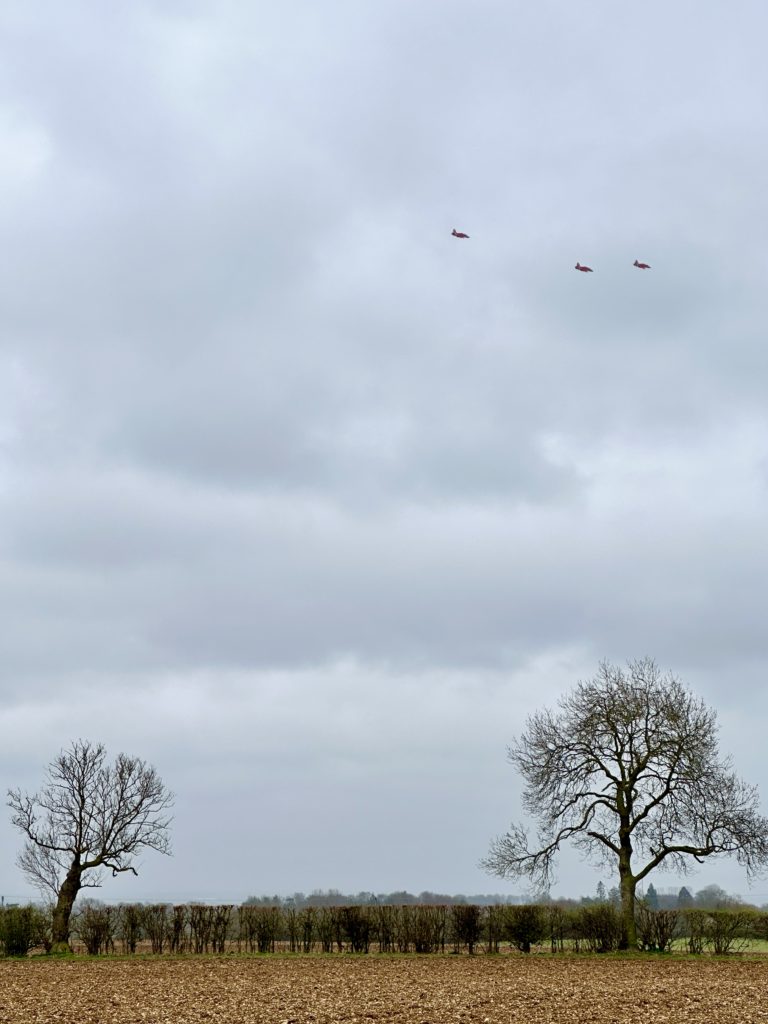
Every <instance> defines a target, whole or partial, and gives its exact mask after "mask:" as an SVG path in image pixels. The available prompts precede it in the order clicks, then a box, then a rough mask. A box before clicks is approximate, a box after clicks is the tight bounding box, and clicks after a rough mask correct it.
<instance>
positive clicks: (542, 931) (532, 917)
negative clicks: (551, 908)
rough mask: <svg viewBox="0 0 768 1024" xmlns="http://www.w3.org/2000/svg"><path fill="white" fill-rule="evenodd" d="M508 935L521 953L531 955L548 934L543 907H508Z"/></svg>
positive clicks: (525, 905) (526, 905) (527, 905)
mask: <svg viewBox="0 0 768 1024" xmlns="http://www.w3.org/2000/svg"><path fill="white" fill-rule="evenodd" d="M506 917H507V920H506V933H507V938H508V939H509V941H510V942H511V943H512V945H513V946H514V947H515V948H516V949H519V950H520V952H521V953H530V952H531V946H535V945H537V944H538V943H539V942H541V940H542V939H543V938H544V936H545V935H546V934H547V919H546V916H545V914H544V910H543V908H542V907H539V906H537V905H536V904H535V903H534V904H523V905H522V906H513V907H507V915H506Z"/></svg>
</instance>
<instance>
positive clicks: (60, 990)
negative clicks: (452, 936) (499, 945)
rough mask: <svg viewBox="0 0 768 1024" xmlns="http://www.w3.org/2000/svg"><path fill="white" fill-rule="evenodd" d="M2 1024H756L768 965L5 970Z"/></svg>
mask: <svg viewBox="0 0 768 1024" xmlns="http://www.w3.org/2000/svg"><path fill="white" fill-rule="evenodd" d="M0 1021H2V1022H3V1024H203V1022H204V1024H219V1022H227V1024H281V1022H294V1024H331V1022H334V1024H335V1022H341V1021H348V1022H352V1021H356V1022H360V1024H377V1022H386V1024H392V1022H398V1024H400V1022H402V1024H475V1022H477V1024H517V1022H520V1024H523V1022H525V1024H552V1022H556V1024H561V1022H562V1024H565V1022H568V1024H576V1022H579V1024H581V1022H584V1024H651V1022H652V1024H688V1022H694V1021H695V1022H697V1024H753V1022H757V1021H765V1022H768V960H765V959H754V960H753V959H749V960H747V959H744V960H740V959H736V958H734V959H732V960H728V961H722V960H720V961H716V960H709V959H697V958H693V957H686V958H682V957H681V958H672V957H670V958H668V959H661V958H654V957H648V958H627V959H622V958H600V957H590V958H586V957H567V956H562V957H549V956H533V957H524V956H513V955H510V956H500V957H492V956H478V957H466V956H463V957H452V956H424V957H416V956H392V957H385V956H372V955H369V956H359V957H355V956H351V955H346V956H345V955H332V956H325V957H323V956H306V957H302V956H296V957H287V956H285V957H284V956H276V957H270V956H266V957H236V956H222V957H213V956H211V957H208V956H194V957H193V956H189V957H179V958H164V957H157V958H152V959H150V958H147V959H145V958H132V959H131V958H126V959H111V958H106V957H105V958H99V959H93V960H86V959H79V958H77V959H74V960H56V959H47V958H42V957H37V958H34V959H30V960H28V961H0Z"/></svg>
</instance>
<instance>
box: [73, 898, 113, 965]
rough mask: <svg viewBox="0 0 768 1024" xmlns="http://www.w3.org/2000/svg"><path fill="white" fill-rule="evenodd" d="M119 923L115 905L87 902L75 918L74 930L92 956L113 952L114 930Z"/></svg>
mask: <svg viewBox="0 0 768 1024" xmlns="http://www.w3.org/2000/svg"><path fill="white" fill-rule="evenodd" d="M116 923H117V914H116V912H115V907H103V906H99V905H94V904H92V903H87V904H86V905H85V906H84V907H83V908H82V909H81V910H79V911H78V912H77V914H76V916H75V919H74V931H75V933H76V935H77V936H78V938H79V939H80V941H81V942H82V943H83V945H84V946H85V949H86V952H87V953H88V954H89V955H90V956H98V955H99V954H100V953H105V952H111V951H112V950H113V949H114V948H115V942H114V931H115V925H116Z"/></svg>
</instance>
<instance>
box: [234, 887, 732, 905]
mask: <svg viewBox="0 0 768 1024" xmlns="http://www.w3.org/2000/svg"><path fill="white" fill-rule="evenodd" d="M643 901H644V902H645V903H647V904H648V906H649V907H650V908H651V909H652V910H689V909H692V908H697V909H701V910H725V909H728V908H733V907H740V906H744V905H745V904H744V903H743V901H742V900H741V898H740V897H738V896H731V895H729V894H728V893H727V892H726V891H725V890H724V889H721V888H720V886H719V885H707V886H705V887H704V888H703V889H699V890H698V891H697V892H696V893H695V894H693V893H692V892H691V891H690V889H688V888H687V887H686V886H682V887H681V888H680V889H678V890H677V891H676V892H672V893H659V892H657V891H656V888H655V887H654V885H653V883H651V885H649V886H648V889H647V891H646V893H645V894H644V898H643ZM530 902H531V897H530V895H517V894H512V895H504V894H501V893H489V894H480V895H478V894H473V895H471V896H466V895H464V894H463V893H459V894H449V893H439V892H430V891H425V892H420V893H419V894H418V896H415V895H414V894H413V893H410V892H406V891H405V890H398V891H397V892H389V893H373V892H358V893H354V894H347V893H343V892H341V891H340V890H339V889H315V890H314V891H313V892H311V893H310V894H309V895H305V893H303V892H295V893H294V894H293V895H292V896H277V895H275V896H249V897H248V898H247V899H246V900H245V901H244V905H245V906H259V907H285V908H290V907H295V908H296V909H297V910H302V909H303V908H304V907H370V906H391V907H404V906H412V907H415V906H456V905H466V904H474V905H475V906H478V907H495V906H502V905H503V906H508V905H514V904H523V903H530ZM536 902H537V903H540V904H542V905H546V904H549V903H557V904H558V905H559V906H563V907H577V906H583V905H585V904H587V905H589V904H595V903H613V904H614V905H616V906H619V905H620V904H621V894H620V893H619V890H618V887H613V888H611V889H606V887H605V886H604V885H603V883H602V882H600V883H599V884H598V886H597V890H596V892H595V894H594V896H581V897H580V898H579V899H569V898H567V897H555V898H551V897H548V896H538V897H537V898H536Z"/></svg>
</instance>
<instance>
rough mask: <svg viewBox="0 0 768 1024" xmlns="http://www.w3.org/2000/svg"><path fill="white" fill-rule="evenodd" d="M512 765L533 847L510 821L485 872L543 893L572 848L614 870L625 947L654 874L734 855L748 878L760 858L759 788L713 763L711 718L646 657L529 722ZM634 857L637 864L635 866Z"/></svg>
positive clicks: (764, 854) (764, 828) (764, 849)
mask: <svg viewBox="0 0 768 1024" xmlns="http://www.w3.org/2000/svg"><path fill="white" fill-rule="evenodd" d="M509 760H510V761H511V762H512V764H513V765H514V766H515V767H516V768H517V769H518V771H519V772H520V774H521V775H522V777H523V779H524V780H525V790H524V795H523V802H524V806H525V808H526V809H527V810H528V812H529V813H530V814H531V816H532V817H533V818H534V820H536V821H537V823H538V842H537V844H536V846H535V848H533V849H531V848H530V846H529V841H528V834H527V831H526V830H525V828H523V827H522V826H521V825H513V826H512V828H511V830H510V831H509V832H508V833H506V834H505V835H503V836H501V837H499V838H497V839H496V840H495V841H494V842H493V843H492V845H491V849H490V853H489V856H488V857H487V859H486V860H485V861H483V866H484V867H485V868H486V869H487V870H489V871H490V872H492V873H493V874H497V875H501V876H505V877H528V878H529V879H530V880H531V881H532V883H533V884H534V885H535V886H539V887H541V888H548V886H549V885H550V884H551V882H552V880H553V868H554V862H555V859H556V855H557V853H558V852H559V850H560V847H561V846H562V844H563V843H565V842H567V841H568V840H570V841H572V842H573V843H574V844H575V845H576V846H577V847H579V848H581V849H582V850H583V851H585V852H586V853H587V854H589V855H592V856H593V857H595V858H596V859H597V860H599V861H603V862H607V863H608V864H609V865H611V866H612V867H613V868H614V869H617V870H618V875H619V887H620V892H621V907H622V930H623V935H622V940H621V946H622V948H635V947H636V945H637V934H636V928H635V917H634V911H635V889H636V886H637V884H638V882H640V881H641V880H642V879H644V878H645V877H646V876H647V875H648V874H649V873H650V872H651V871H653V870H654V868H671V869H674V870H675V871H676V872H678V873H680V872H683V873H684V872H685V871H686V870H687V869H688V868H689V867H690V866H691V860H693V861H697V862H699V863H701V862H702V861H703V860H704V858H706V857H711V856H715V855H717V854H732V855H734V856H735V857H736V858H737V860H738V861H739V863H741V864H742V865H743V866H744V867H745V868H746V871H747V873H748V875H750V876H753V875H755V874H758V873H759V871H760V870H761V868H763V867H764V865H765V864H766V862H768V819H766V818H765V817H763V816H762V815H761V814H759V812H758V797H757V790H756V789H755V788H754V787H751V786H748V785H746V784H745V783H744V782H742V781H741V780H740V779H739V778H737V776H736V775H735V774H734V772H733V769H732V763H731V760H730V758H725V759H721V758H720V754H719V751H718V744H717V723H716V715H715V712H714V711H713V710H711V709H710V708H708V707H706V705H705V704H704V703H703V702H702V701H701V700H699V699H697V698H696V697H694V696H693V694H691V693H690V692H689V691H688V690H687V689H685V688H684V687H683V685H682V684H681V683H680V682H679V681H678V680H677V679H676V678H675V677H674V676H672V675H671V674H667V675H662V673H661V672H660V671H659V669H658V668H657V667H656V664H655V663H654V662H653V661H652V660H650V659H647V658H646V659H643V660H641V661H637V662H630V663H629V665H628V671H626V672H625V671H623V670H622V669H621V668H617V667H615V666H613V665H610V664H608V663H603V664H601V666H600V669H599V671H598V673H597V675H596V677H595V678H594V679H593V680H591V681H590V682H586V683H584V682H581V683H579V684H578V685H577V686H576V688H575V689H574V690H573V691H572V692H571V693H569V694H567V695H566V696H565V697H563V698H561V700H560V702H559V708H558V710H557V711H556V712H552V711H549V710H545V711H540V712H537V713H536V714H534V715H533V716H531V717H530V718H529V719H528V721H527V723H526V729H525V731H524V733H523V734H522V736H521V737H520V739H519V740H517V741H516V742H515V743H514V744H513V745H512V746H511V747H510V748H509ZM637 859H639V861H640V863H639V864H638V863H637V862H636V861H637Z"/></svg>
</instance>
